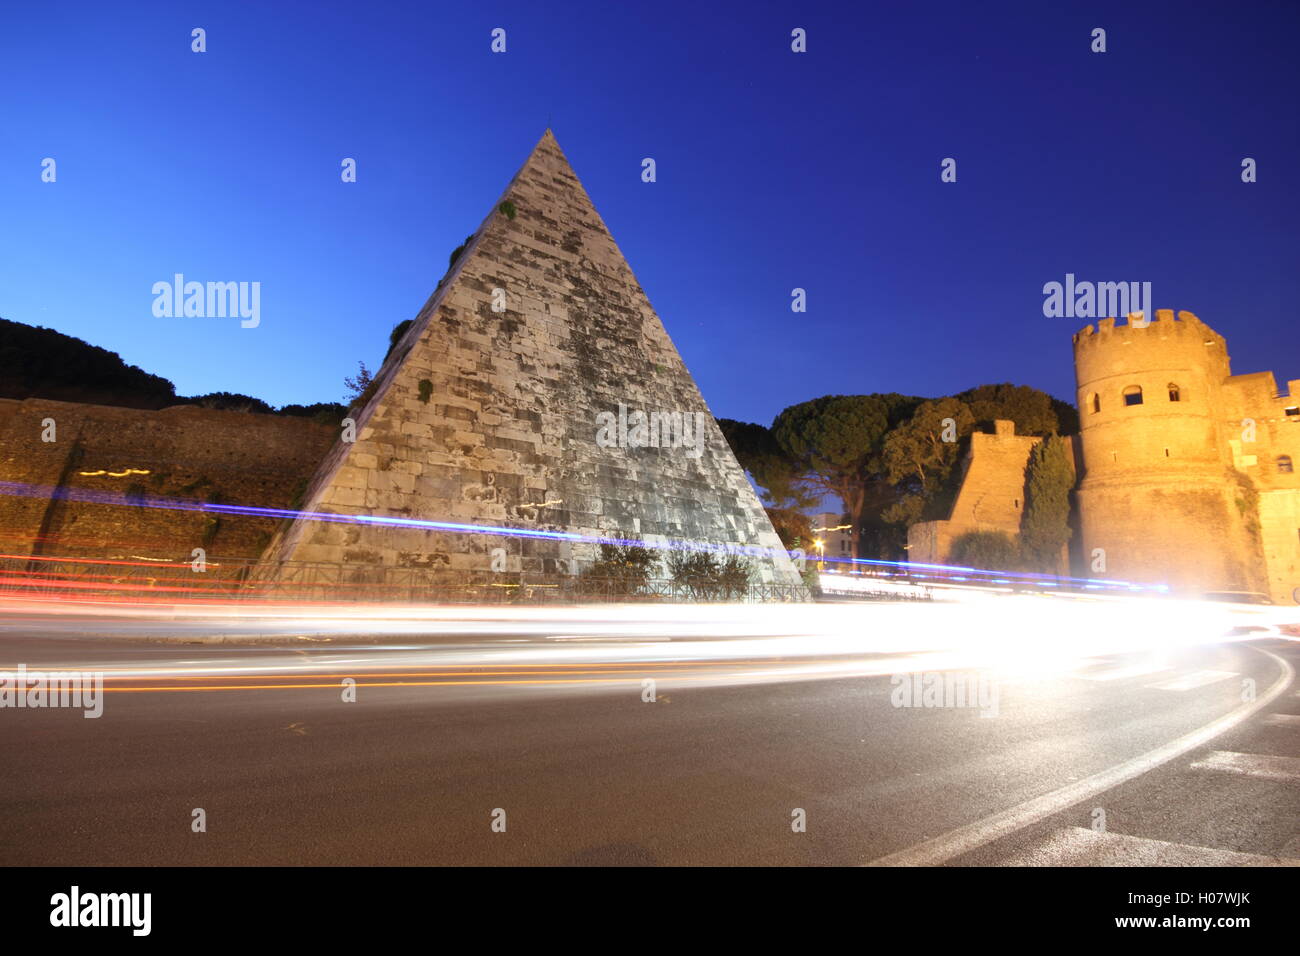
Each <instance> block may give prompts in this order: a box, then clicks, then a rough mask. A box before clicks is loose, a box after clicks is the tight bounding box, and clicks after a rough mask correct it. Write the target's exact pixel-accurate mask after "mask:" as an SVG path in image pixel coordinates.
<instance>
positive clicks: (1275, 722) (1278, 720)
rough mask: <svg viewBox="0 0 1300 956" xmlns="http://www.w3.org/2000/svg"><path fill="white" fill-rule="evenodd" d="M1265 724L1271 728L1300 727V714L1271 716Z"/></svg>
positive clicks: (1265, 719) (1266, 718) (1265, 720)
mask: <svg viewBox="0 0 1300 956" xmlns="http://www.w3.org/2000/svg"><path fill="white" fill-rule="evenodd" d="M1264 723H1265V724H1267V725H1268V726H1270V727H1300V714H1269V715H1268V716H1267V717H1265V718H1264Z"/></svg>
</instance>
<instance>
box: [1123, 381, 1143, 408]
mask: <svg viewBox="0 0 1300 956" xmlns="http://www.w3.org/2000/svg"><path fill="white" fill-rule="evenodd" d="M1124 404H1125V405H1141V404H1142V386H1141V385H1130V386H1129V387H1128V388H1126V389H1124Z"/></svg>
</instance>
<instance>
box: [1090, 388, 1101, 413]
mask: <svg viewBox="0 0 1300 956" xmlns="http://www.w3.org/2000/svg"><path fill="white" fill-rule="evenodd" d="M1088 407H1089V408H1091V409H1092V413H1093V414H1094V415H1095V414H1097V413H1098V412H1099V411H1101V396H1100V395H1098V394H1097V393H1096V392H1093V393H1092V398H1090V399H1088Z"/></svg>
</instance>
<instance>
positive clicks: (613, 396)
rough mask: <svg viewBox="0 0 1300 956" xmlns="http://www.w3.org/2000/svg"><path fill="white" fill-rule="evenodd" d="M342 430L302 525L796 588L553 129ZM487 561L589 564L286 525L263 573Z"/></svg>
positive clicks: (553, 568)
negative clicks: (613, 556)
mask: <svg viewBox="0 0 1300 956" xmlns="http://www.w3.org/2000/svg"><path fill="white" fill-rule="evenodd" d="M353 414H354V417H355V419H356V434H355V438H356V440H355V442H351V443H349V442H346V441H340V442H338V443H337V444H336V445H335V446H334V448H333V449H332V450H331V452H330V453H329V454H328V455H327V456H326V458H325V460H324V462H323V464H322V465H321V467H320V469H319V470H318V472H317V473H316V476H315V478H314V479H313V481H312V482H311V484H310V486H309V489H308V492H307V494H306V497H305V499H304V502H303V505H302V508H303V509H304V510H306V511H313V512H330V513H337V514H348V515H373V516H387V517H395V518H411V519H419V520H427V521H439V522H463V523H470V524H486V525H491V526H494V527H512V528H525V529H538V530H549V531H562V532H571V533H577V534H580V535H584V536H593V537H610V538H622V539H639V540H644V541H656V542H667V541H683V540H684V541H692V542H706V543H710V544H714V545H721V546H747V547H757V548H759V549H763V551H764V552H765V553H766V556H765V557H763V558H760V559H751V564H752V565H753V567H754V569H755V572H756V573H755V575H754V576H753V581H754V583H763V582H774V583H779V584H796V585H797V584H799V581H800V579H799V576H798V574H797V572H796V570H795V568H794V566H793V564H792V563H791V562H790V560H789V559H788V558H787V557H786V556H785V553H784V551H783V549H782V547H781V543H780V540H779V539H778V537H777V535H776V533H775V532H774V531H773V529H772V525H771V523H770V522H769V521H768V518H767V515H766V514H765V513H764V511H763V508H762V506H761V505H760V503H759V501H758V498H757V496H756V495H755V493H754V491H753V489H752V488H751V486H750V484H749V482H748V480H747V479H746V478H745V474H744V472H743V470H742V469H741V467H740V465H739V464H738V463H737V462H736V459H735V457H734V456H733V455H732V453H731V450H730V448H729V447H728V445H727V443H726V441H725V440H724V438H723V436H722V433H721V431H720V430H719V428H718V426H717V423H716V421H715V420H714V418H713V415H712V414H711V413H709V410H708V406H707V405H706V404H705V403H704V399H703V398H702V397H701V395H700V392H699V390H698V388H697V387H696V385H695V383H694V381H693V380H692V378H691V375H690V373H689V372H688V371H687V369H686V367H685V365H684V364H683V362H682V359H681V356H680V355H678V353H677V350H676V348H675V347H674V346H673V343H672V341H671V340H670V339H669V337H668V334H667V332H665V330H664V327H663V324H662V323H661V322H660V320H659V318H658V316H657V315H656V314H655V312H654V309H653V308H652V307H651V306H650V303H649V301H648V300H647V298H646V295H645V293H644V292H643V291H642V289H641V287H640V285H639V284H638V282H637V280H636V277H635V276H634V275H633V274H632V270H631V269H630V268H629V267H628V265H627V262H626V261H625V260H624V258H623V255H622V253H621V252H620V251H619V249H618V247H617V246H616V245H615V243H614V240H613V239H612V238H611V236H610V234H609V231H608V230H607V229H606V227H605V224H604V222H603V221H602V220H601V218H600V215H599V214H598V213H597V212H596V210H595V208H594V206H593V205H592V203H591V200H590V199H589V198H588V196H587V193H586V192H585V190H584V189H583V187H582V185H581V183H579V181H578V178H577V176H576V175H575V174H574V172H573V170H572V169H571V168H570V166H569V163H568V161H567V160H566V159H565V157H564V154H563V153H562V152H561V151H560V147H559V144H558V143H556V141H555V137H554V136H553V135H552V134H551V132H550V131H549V130H548V131H547V132H546V133H545V135H544V136H543V137H542V139H541V141H540V142H539V143H538V144H537V146H536V147H535V148H534V150H533V152H532V154H531V155H530V156H529V158H528V160H527V162H526V163H525V164H524V166H523V168H521V169H520V170H519V172H518V174H517V175H516V176H515V178H514V180H513V181H512V182H511V183H510V185H509V186H508V187H507V188H506V191H505V193H504V194H503V195H502V196H501V197H500V198H499V199H498V200H497V202H496V203H494V204H493V206H492V209H491V212H490V213H489V214H488V217H487V218H486V219H485V220H484V222H483V224H482V225H481V226H480V227H479V228H478V230H477V231H476V232H475V233H474V236H473V237H472V238H471V239H470V240H469V242H468V243H467V245H466V246H465V247H464V249H463V251H462V252H461V253H460V255H459V257H458V258H457V259H456V261H455V262H454V263H453V265H452V268H451V270H450V271H449V272H448V274H447V275H446V276H445V277H444V279H443V281H442V282H441V283H439V286H438V288H437V290H436V291H435V292H434V293H433V295H432V297H431V298H430V299H429V301H428V303H427V304H426V305H425V306H424V308H423V309H422V310H421V311H420V313H419V315H418V316H417V317H416V319H415V320H414V322H413V323H412V324H411V327H410V328H409V329H408V330H407V332H406V334H405V335H404V336H403V338H402V339H401V340H400V341H399V342H398V343H397V344H396V346H395V348H394V349H393V351H392V353H391V354H390V356H389V357H388V359H387V360H386V361H385V363H384V365H383V367H382V368H381V369H380V370H379V372H378V373H377V374H376V376H375V387H374V388H373V391H372V394H371V396H370V397H369V400H368V401H367V402H366V404H365V406H364V408H362V409H360V410H359V411H354V413H353ZM642 416H644V418H642ZM652 426H653V427H652ZM499 548H503V549H505V558H504V560H505V562H506V564H505V567H504V570H507V571H528V572H537V573H545V574H569V573H575V572H578V571H581V570H582V569H583V567H584V566H585V565H586V563H587V562H589V561H590V560H592V559H593V558H594V557H595V555H596V550H597V549H596V546H595V545H592V544H575V543H571V542H567V541H556V540H548V539H540V538H518V537H507V536H498V535H490V534H486V535H485V534H464V533H451V532H444V531H440V530H428V529H423V528H411V527H392V526H381V525H357V524H344V523H329V522H320V521H312V520H299V521H296V522H294V523H293V524H291V525H290V526H289V527H287V528H286V529H284V530H283V531H282V532H281V533H280V534H278V535H277V537H276V538H275V540H274V541H273V542H272V544H271V546H270V547H269V548H268V550H267V554H266V562H267V567H268V569H271V568H274V566H275V565H276V564H277V563H278V562H282V561H311V562H329V563H336V564H343V565H356V566H360V567H365V566H369V567H374V566H378V565H382V566H391V567H419V568H432V569H445V570H447V571H449V572H469V571H488V570H489V569H499V568H494V566H493V557H494V556H493V551H494V549H499ZM497 560H498V561H499V560H500V552H497Z"/></svg>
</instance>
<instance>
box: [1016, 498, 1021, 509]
mask: <svg viewBox="0 0 1300 956" xmlns="http://www.w3.org/2000/svg"><path fill="white" fill-rule="evenodd" d="M1015 501H1016V507H1017V508H1019V507H1020V499H1019V498H1017V499H1015Z"/></svg>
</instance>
